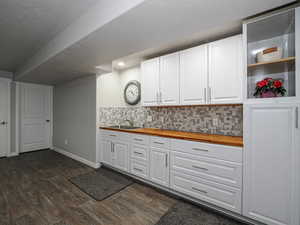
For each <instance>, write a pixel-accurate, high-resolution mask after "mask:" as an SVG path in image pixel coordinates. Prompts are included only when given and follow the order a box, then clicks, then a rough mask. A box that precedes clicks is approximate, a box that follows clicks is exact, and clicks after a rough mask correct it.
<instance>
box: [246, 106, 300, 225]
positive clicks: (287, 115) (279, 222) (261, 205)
mask: <svg viewBox="0 0 300 225" xmlns="http://www.w3.org/2000/svg"><path fill="white" fill-rule="evenodd" d="M299 107H300V105H299V104H256V105H246V107H245V118H244V119H245V132H244V137H245V154H244V161H245V167H244V175H243V177H244V187H243V193H244V196H243V215H244V216H247V217H250V218H252V219H255V220H258V221H260V222H262V223H266V224H268V225H299V224H300V176H299V171H300V148H299V139H300V129H299V119H298V117H299V110H298V109H299Z"/></svg>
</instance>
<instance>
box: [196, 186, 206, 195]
mask: <svg viewBox="0 0 300 225" xmlns="http://www.w3.org/2000/svg"><path fill="white" fill-rule="evenodd" d="M192 189H193V190H194V191H198V192H201V193H203V194H207V191H204V190H201V189H198V188H195V187H192Z"/></svg>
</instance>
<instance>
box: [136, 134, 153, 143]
mask: <svg viewBox="0 0 300 225" xmlns="http://www.w3.org/2000/svg"><path fill="white" fill-rule="evenodd" d="M149 138H150V137H149V136H147V135H136V134H135V135H132V136H131V141H132V143H134V144H139V145H148V144H149Z"/></svg>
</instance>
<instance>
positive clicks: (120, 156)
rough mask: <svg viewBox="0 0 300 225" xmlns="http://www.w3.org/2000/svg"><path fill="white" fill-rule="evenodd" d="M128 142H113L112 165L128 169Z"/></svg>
mask: <svg viewBox="0 0 300 225" xmlns="http://www.w3.org/2000/svg"><path fill="white" fill-rule="evenodd" d="M128 152H129V148H128V144H127V143H125V142H119V141H117V142H114V143H113V166H114V167H116V168H118V169H120V170H124V171H128Z"/></svg>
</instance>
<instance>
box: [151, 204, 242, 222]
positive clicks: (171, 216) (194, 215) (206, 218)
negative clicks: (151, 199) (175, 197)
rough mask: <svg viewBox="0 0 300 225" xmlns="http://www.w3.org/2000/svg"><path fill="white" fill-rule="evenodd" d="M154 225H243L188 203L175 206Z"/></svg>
mask: <svg viewBox="0 0 300 225" xmlns="http://www.w3.org/2000/svg"><path fill="white" fill-rule="evenodd" d="M156 225H245V224H244V223H241V222H239V221H236V220H233V219H231V218H227V217H225V216H223V215H221V214H218V213H215V212H213V211H210V210H208V209H204V208H200V207H197V206H194V205H192V204H189V203H185V202H179V203H177V204H175V206H174V207H172V208H171V209H170V210H169V211H168V212H167V213H166V214H165V215H164V216H163V217H162V218H161V219H160V220H159V221H158V223H157V224H156Z"/></svg>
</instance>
